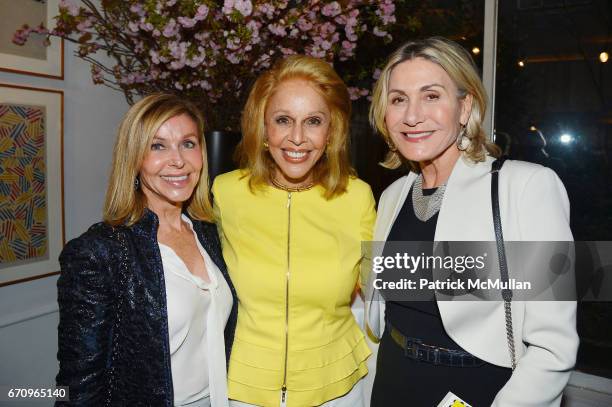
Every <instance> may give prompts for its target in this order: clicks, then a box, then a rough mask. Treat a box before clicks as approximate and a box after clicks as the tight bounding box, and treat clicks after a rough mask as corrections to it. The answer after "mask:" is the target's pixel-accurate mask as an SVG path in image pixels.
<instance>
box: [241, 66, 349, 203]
mask: <svg viewBox="0 0 612 407" xmlns="http://www.w3.org/2000/svg"><path fill="white" fill-rule="evenodd" d="M290 79H301V80H305V81H307V82H308V83H310V84H311V85H312V86H313V87H314V88H315V89H316V90H317V92H319V94H320V95H321V96H322V97H323V99H324V100H325V103H327V106H328V107H329V110H330V115H331V118H330V119H331V120H330V126H329V135H328V145H327V148H326V150H325V154H323V156H321V158H320V159H319V161H317V163H316V164H315V166H314V168H313V169H312V171H313V178H314V182H315V183H316V184H319V185H321V186H323V187H324V188H325V198H327V199H331V198H332V197H334V196H337V195H340V194H342V193H343V192H345V191H346V186H347V184H348V178H349V176H353V175H354V174H355V172H354V170H353V168H352V167H351V165H350V162H349V155H348V151H349V146H348V144H349V119H350V116H351V100H350V97H349V93H348V89H347V87H346V85H345V84H344V82H343V81H342V79H340V77H339V76H338V74H337V73H336V72H335V71H334V69H333V68H332V67H331V65H330V64H329V63H327V62H325V61H323V60H321V59H317V58H313V57H309V56H304V55H292V56H289V57H287V58H285V59H283V60H280V61H279V62H277V63H276V64H275V65H274V66H273V67H272V68H271V69H270V70H268V71H266V72H264V73H263V74H261V75H260V76H259V78H257V80H256V81H255V84H254V85H253V88H252V89H251V92H250V93H249V97H248V99H247V102H246V105H245V106H244V110H243V112H242V122H241V127H242V140H241V142H240V144H239V145H238V148H237V150H236V158H237V160H238V162H239V166H240V168H242V169H244V170H246V171H247V174H248V175H250V178H249V187H250V188H251V191H254V190H255V189H257V188H259V187H262V186H264V185H267V184H269V183H270V182H271V181H272V177H273V175H274V170H275V168H276V164H275V163H274V160H273V158H272V156H271V155H270V153H269V152H268V150H267V149H266V148H265V147H264V141H265V139H266V127H265V113H266V108H267V105H268V101H269V100H270V97H271V96H272V95H273V94H274V92H275V91H276V89H277V88H278V86H279V84H281V83H282V82H284V81H287V80H290Z"/></svg>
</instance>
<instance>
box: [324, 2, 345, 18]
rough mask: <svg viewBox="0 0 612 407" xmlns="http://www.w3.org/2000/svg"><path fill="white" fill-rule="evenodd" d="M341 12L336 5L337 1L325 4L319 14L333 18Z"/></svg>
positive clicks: (338, 5)
mask: <svg viewBox="0 0 612 407" xmlns="http://www.w3.org/2000/svg"><path fill="white" fill-rule="evenodd" d="M341 11H342V7H340V4H338V2H337V1H332V2H331V3H328V4H326V5H325V6H323V8H322V9H321V14H323V15H324V16H327V17H335V16H337V15H338V14H340V12H341Z"/></svg>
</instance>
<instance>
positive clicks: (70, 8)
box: [59, 0, 79, 17]
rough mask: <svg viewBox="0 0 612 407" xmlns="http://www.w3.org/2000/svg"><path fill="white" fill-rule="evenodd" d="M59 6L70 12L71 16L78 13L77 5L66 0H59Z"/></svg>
mask: <svg viewBox="0 0 612 407" xmlns="http://www.w3.org/2000/svg"><path fill="white" fill-rule="evenodd" d="M59 8H60V9H63V10H66V11H67V12H68V14H70V15H71V16H73V17H76V16H78V15H79V7H77V6H76V5H74V4H72V3H70V2H68V1H66V0H61V1H60V3H59Z"/></svg>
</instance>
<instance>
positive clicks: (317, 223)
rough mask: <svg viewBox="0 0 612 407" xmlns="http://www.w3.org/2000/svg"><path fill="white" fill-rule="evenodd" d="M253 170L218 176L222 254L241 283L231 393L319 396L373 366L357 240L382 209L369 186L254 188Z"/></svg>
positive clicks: (266, 399)
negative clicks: (332, 191)
mask: <svg viewBox="0 0 612 407" xmlns="http://www.w3.org/2000/svg"><path fill="white" fill-rule="evenodd" d="M248 180H249V178H248V174H245V172H243V171H240V170H237V171H233V172H229V173H226V174H223V175H220V176H218V177H217V178H216V179H215V182H214V186H213V195H214V202H215V211H216V214H217V222H218V228H219V234H220V236H221V243H222V247H223V257H224V258H225V261H226V262H227V267H228V271H229V274H230V277H231V279H232V282H233V283H234V286H235V287H236V291H237V293H238V299H239V305H238V325H237V327H236V334H235V340H234V345H233V347H232V354H231V358H230V363H229V372H228V386H229V397H230V398H231V399H234V400H239V401H242V402H246V403H250V404H256V405H261V406H278V405H280V404H281V400H283V399H284V403H286V405H287V406H291V407H297V406H316V405H319V404H322V403H324V402H326V401H328V400H331V399H334V398H336V397H340V396H342V395H343V394H346V393H347V392H348V391H350V390H351V388H352V387H353V385H354V384H355V383H356V382H357V381H359V380H360V379H361V378H362V377H363V376H365V375H366V373H367V367H366V359H367V358H368V356H369V355H370V350H369V348H368V345H367V344H366V342H365V339H364V335H363V333H362V331H361V330H360V328H359V326H358V325H357V323H356V321H355V319H354V317H353V315H352V313H351V307H350V306H351V297H352V295H353V293H354V289H355V287H356V284H357V279H358V276H359V265H360V261H361V257H362V255H361V241H362V240H363V241H367V240H371V238H372V229H373V225H374V221H375V217H376V213H375V210H374V198H373V196H372V191H371V190H370V187H369V186H368V185H367V184H366V183H365V182H363V181H361V180H359V179H357V178H351V179H350V180H349V183H348V188H347V192H346V193H344V194H342V195H340V196H337V197H334V198H332V199H330V200H327V199H325V197H324V196H323V192H324V189H323V188H322V187H321V186H315V187H313V188H312V189H310V190H306V191H300V192H287V191H284V190H281V189H277V188H275V187H272V186H263V187H262V188H261V189H256V190H255V192H254V193H253V192H251V190H250V189H249V185H248Z"/></svg>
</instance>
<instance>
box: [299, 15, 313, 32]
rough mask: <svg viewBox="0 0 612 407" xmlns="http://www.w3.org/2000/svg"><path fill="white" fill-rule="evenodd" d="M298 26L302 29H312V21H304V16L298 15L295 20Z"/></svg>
mask: <svg viewBox="0 0 612 407" xmlns="http://www.w3.org/2000/svg"><path fill="white" fill-rule="evenodd" d="M297 25H298V28H299V29H300V30H302V31H309V30H312V23H311V22H310V21H306V19H305V18H304V17H300V18H299V19H298V21H297Z"/></svg>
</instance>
